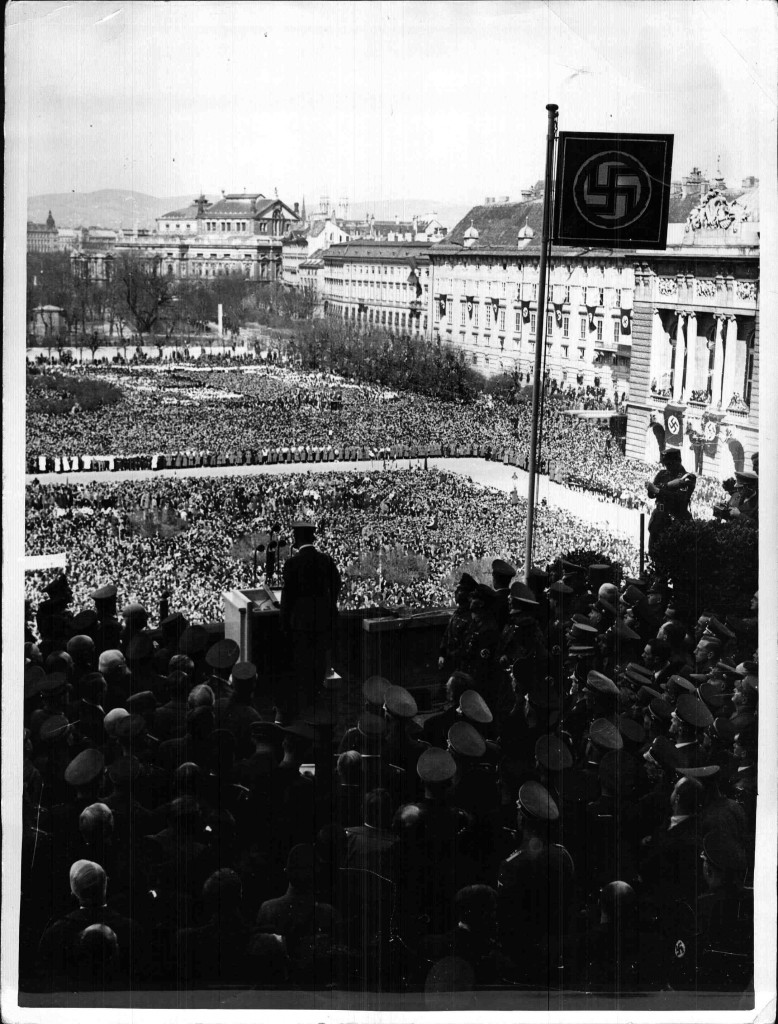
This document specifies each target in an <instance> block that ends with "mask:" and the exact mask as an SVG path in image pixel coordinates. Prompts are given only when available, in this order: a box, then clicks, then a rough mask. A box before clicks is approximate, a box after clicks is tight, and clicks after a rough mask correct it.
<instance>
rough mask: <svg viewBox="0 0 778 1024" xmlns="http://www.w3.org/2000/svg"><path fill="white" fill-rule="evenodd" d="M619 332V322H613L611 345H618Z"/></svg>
mask: <svg viewBox="0 0 778 1024" xmlns="http://www.w3.org/2000/svg"><path fill="white" fill-rule="evenodd" d="M620 330H621V322H620V321H619V320H614V321H613V344H614V345H618V343H619V331H620Z"/></svg>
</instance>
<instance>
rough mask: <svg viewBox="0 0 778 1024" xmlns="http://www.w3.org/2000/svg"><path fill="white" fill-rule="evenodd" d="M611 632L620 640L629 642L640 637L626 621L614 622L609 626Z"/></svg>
mask: <svg viewBox="0 0 778 1024" xmlns="http://www.w3.org/2000/svg"><path fill="white" fill-rule="evenodd" d="M611 632H612V633H613V635H614V636H617V637H618V638H619V640H621V641H622V642H630V641H635V640H639V639H640V634H639V633H636V632H635V630H634V629H632V627H631V626H628V625H627V624H626V622H614V624H613V626H611Z"/></svg>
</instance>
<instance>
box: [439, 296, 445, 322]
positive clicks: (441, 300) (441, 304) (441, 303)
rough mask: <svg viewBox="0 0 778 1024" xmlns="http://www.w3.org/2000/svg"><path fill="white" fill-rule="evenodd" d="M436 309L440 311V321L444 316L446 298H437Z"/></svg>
mask: <svg viewBox="0 0 778 1024" xmlns="http://www.w3.org/2000/svg"><path fill="white" fill-rule="evenodd" d="M438 309H439V310H440V317H441V319H442V318H443V317H444V316H445V315H446V296H445V295H439V296H438Z"/></svg>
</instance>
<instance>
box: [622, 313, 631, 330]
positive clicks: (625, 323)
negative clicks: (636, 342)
mask: <svg viewBox="0 0 778 1024" xmlns="http://www.w3.org/2000/svg"><path fill="white" fill-rule="evenodd" d="M621 333H622V334H632V310H631V309H622V311H621Z"/></svg>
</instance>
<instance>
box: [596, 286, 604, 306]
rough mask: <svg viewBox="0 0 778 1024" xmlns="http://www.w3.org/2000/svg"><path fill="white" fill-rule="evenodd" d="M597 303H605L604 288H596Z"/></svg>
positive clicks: (600, 304)
mask: <svg viewBox="0 0 778 1024" xmlns="http://www.w3.org/2000/svg"><path fill="white" fill-rule="evenodd" d="M597 305H598V306H604V305H605V289H604V288H598V289H597Z"/></svg>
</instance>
